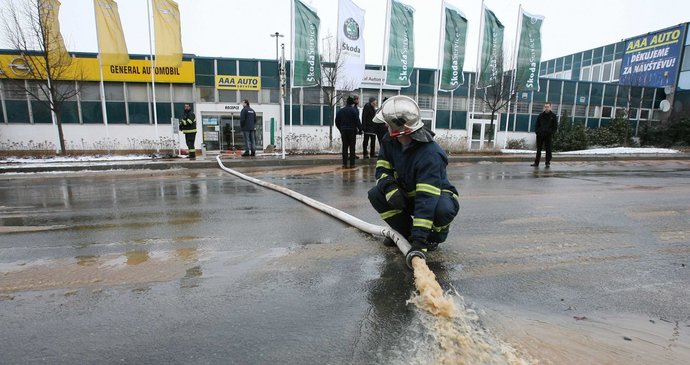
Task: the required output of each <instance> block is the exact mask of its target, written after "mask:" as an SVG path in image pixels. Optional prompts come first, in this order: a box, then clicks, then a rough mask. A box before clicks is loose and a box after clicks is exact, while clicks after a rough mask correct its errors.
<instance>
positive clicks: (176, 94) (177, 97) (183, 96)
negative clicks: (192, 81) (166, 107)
mask: <svg viewBox="0 0 690 365" xmlns="http://www.w3.org/2000/svg"><path fill="white" fill-rule="evenodd" d="M192 99H193V98H192V87H191V85H173V101H174V102H176V103H185V102H186V103H188V102H190V101H192Z"/></svg>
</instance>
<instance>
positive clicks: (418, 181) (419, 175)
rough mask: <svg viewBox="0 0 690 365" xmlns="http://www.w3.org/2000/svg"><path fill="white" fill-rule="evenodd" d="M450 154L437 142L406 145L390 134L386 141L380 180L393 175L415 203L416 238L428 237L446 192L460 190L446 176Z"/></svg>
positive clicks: (380, 160)
mask: <svg viewBox="0 0 690 365" xmlns="http://www.w3.org/2000/svg"><path fill="white" fill-rule="evenodd" d="M447 165H448V157H447V156H446V154H445V152H443V150H442V149H441V147H440V146H439V145H438V144H437V143H436V142H419V141H415V140H413V141H412V143H410V144H409V145H408V146H407V147H404V146H403V145H402V144H401V143H400V142H398V140H397V139H393V138H390V137H389V136H388V135H386V136H385V137H383V143H382V144H381V149H380V151H379V157H378V161H377V162H376V181H377V182H381V181H383V180H384V179H385V178H386V177H387V176H393V177H394V178H395V179H396V181H397V183H398V186H399V187H400V188H401V189H402V190H404V192H405V194H406V196H407V197H408V198H409V199H408V202H409V201H410V200H412V201H413V202H414V209H413V212H412V213H413V216H414V217H413V220H412V237H418V238H422V239H426V238H427V236H428V235H429V233H431V229H432V228H438V227H433V222H434V213H435V211H436V205H437V204H438V200H439V197H440V196H441V194H442V193H446V194H453V195H454V196H455V197H456V198H457V195H458V191H457V190H456V189H455V187H454V186H453V185H451V183H450V181H448V176H447V175H446V166H447Z"/></svg>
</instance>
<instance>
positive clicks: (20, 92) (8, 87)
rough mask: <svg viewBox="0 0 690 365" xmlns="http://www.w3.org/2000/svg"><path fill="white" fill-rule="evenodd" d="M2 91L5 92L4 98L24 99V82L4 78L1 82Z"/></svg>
mask: <svg viewBox="0 0 690 365" xmlns="http://www.w3.org/2000/svg"><path fill="white" fill-rule="evenodd" d="M2 87H3V91H4V92H5V99H8V100H26V90H24V82H23V81H22V83H21V84H19V83H17V82H14V81H8V80H5V81H3V82H2Z"/></svg>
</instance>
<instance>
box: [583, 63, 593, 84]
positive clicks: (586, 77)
mask: <svg viewBox="0 0 690 365" xmlns="http://www.w3.org/2000/svg"><path fill="white" fill-rule="evenodd" d="M590 69H591V68H590V67H589V66H586V67H583V68H582V72H580V81H591V80H592V79H591V78H590V75H589V73H590Z"/></svg>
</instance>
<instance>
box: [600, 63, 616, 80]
mask: <svg viewBox="0 0 690 365" xmlns="http://www.w3.org/2000/svg"><path fill="white" fill-rule="evenodd" d="M612 67H613V63H612V62H606V63H605V64H604V68H603V71H602V73H601V81H603V82H609V81H611V68H612Z"/></svg>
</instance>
